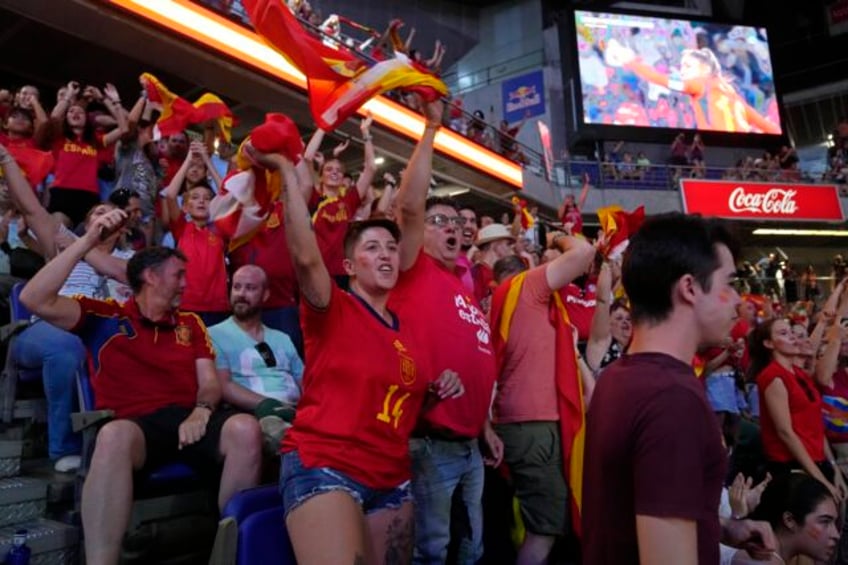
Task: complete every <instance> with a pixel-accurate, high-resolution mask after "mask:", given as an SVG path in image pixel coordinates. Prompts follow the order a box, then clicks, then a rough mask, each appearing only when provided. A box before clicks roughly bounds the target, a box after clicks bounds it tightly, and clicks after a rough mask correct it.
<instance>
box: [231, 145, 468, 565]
mask: <svg viewBox="0 0 848 565" xmlns="http://www.w3.org/2000/svg"><path fill="white" fill-rule="evenodd" d="M434 134H435V130H434V129H433V130H430V131H429V133H426V132H425V134H424V138H423V140H424V141H422V142H421V145H423V144H425V143H426V144H429V147H428V148H426V149H422V148H421V147H419V148H418V149H416V152H415V154H414V155H413V157H412V159H411V160H410V163H409V167H408V168H407V172H406V174H405V175H404V179H403V182H424V183H427V182H429V178H430V159H431V156H432V143H433V138H434ZM247 151H248V152H249V153H250V154H251V156H252V157H253V158H254V160H255V161H256V162H258V163H259V164H261V165H262V166H264V167H266V168H269V169H276V170H279V171H280V172H281V176H282V178H283V181H284V186H285V190H283V206H284V209H285V213H284V218H285V229H286V236H287V245H288V248H289V252H290V253H291V257H292V262H293V264H294V269H295V273H296V274H297V279H298V283H299V286H300V290H301V296H302V299H303V300H302V305H301V316H302V317H301V320H302V324H303V333H304V337H305V343H306V347H305V349H306V367H307V370H306V374H305V375H304V378H303V397H302V398H301V400H300V403H299V404H298V413H297V419H296V421H295V423H294V425H293V427H292V428H291V429H290V430H289V431H288V432H287V433H286V436H285V438H284V440H283V444H282V452H283V456H282V472H281V479H280V490H281V491H282V493H283V504H284V506H285V511H286V527H287V529H288V533H289V536H290V538H291V540H292V545H293V547H294V552H295V556H296V557H297V561H298V562H299V563H360V562H362V563H366V562H371V563H374V562H378V561H382V560H383V559H384V557H385V556H387V555H388V554H389V553H392V554H395V555H396V558H397V561H398V562H406V563H408V562H409V561H410V560H411V557H412V543H413V535H412V531H413V515H412V500H411V492H410V479H411V463H410V459H409V437H410V435H411V433H412V430H413V428H414V426H415V424H416V421H417V419H418V414H419V413H420V411H421V409H422V406H423V405H424V402H425V398H426V397H428V396H432V398H433V399H436V398H439V399H446V398H454V397H457V396H460V395H461V394H462V393H463V392H464V389H463V387H462V383H461V382H459V379H458V377H457V375H456V373H454V372H451V371H445V373H443V374H442V375H441V376H440V377H439V378H438V379H437V380H436V381H435V382H432V383H431V382H427V378H426V375H427V374H428V371H427V368H426V367H424V366H423V365H422V360H423V359H424V358H425V357H424V356H418V354H417V353H416V352H415V351H414V350H411V349H409V347H410V346H411V344H412V339H410V336H411V335H412V334H411V333H410V330H409V328H407V327H406V325H405V324H404V323H403V322H402V321H399V320H398V319H397V317H396V316H395V314H394V313H393V312H392V311H391V310H389V309H388V307H387V304H388V300H389V293H390V292H391V290H392V289H393V288H394V286H395V284H396V283H397V279H398V274H399V271H400V254H399V239H400V232H399V230H398V228H397V225H396V224H395V223H394V222H391V221H390V220H385V219H372V220H366V221H364V222H353V223H351V224H350V227H349V228H348V229H347V233H346V236H345V239H344V253H345V259H344V267H345V270H346V271H347V273H348V275H349V276H350V285H349V288H350V290H349V291H347V292H346V291H343V290H341V289H340V288H339V287H338V286H337V285H335V284H334V283H333V279H332V277H331V276H330V273H329V272H328V270H327V266H326V265H325V264H324V262H323V261H322V259H321V252H320V250H319V247H318V240H317V238H316V233H315V231H313V229H312V226H311V223H310V221H309V214H308V213H307V206H306V198H304V194H305V192H308V189H309V185H310V184H311V178H310V171H309V170H308V167H307V165H306V164H305V159H301V161H300V163H299V165H298V169H297V170H295V167H294V165H292V163H291V162H290V161H289V160H288V159H286V158H285V157H283V156H282V155H262V154H259V153H257V152H255V151H254V150H253V148H252V147H248V149H247ZM419 172H420V173H422V174H418V173H419ZM425 173H426V174H425ZM299 179H300V180H299ZM304 180H305V182H304ZM298 187H300V190H299V189H298ZM303 189H306V190H303ZM401 190H404V188H403V186H402V188H401ZM428 391H432V392H433V395H428ZM327 532H332V535H327Z"/></svg>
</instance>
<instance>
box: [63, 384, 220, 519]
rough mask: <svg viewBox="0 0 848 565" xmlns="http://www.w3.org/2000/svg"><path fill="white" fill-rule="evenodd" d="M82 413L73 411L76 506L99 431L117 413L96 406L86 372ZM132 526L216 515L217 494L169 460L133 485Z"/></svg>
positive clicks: (184, 467) (80, 389) (80, 394)
mask: <svg viewBox="0 0 848 565" xmlns="http://www.w3.org/2000/svg"><path fill="white" fill-rule="evenodd" d="M77 393H78V397H79V404H80V412H78V413H75V414H72V415H71V419H72V421H73V427H74V431H77V432H82V434H83V447H82V463H81V465H80V468H79V471H78V473H77V488H76V507H77V508H80V505H81V501H82V485H83V483H84V482H85V478H86V476H87V474H88V469H89V466H90V464H91V457H92V455H93V453H94V444H95V440H96V437H97V431H98V429H99V428H100V426H101V425H103V424H105V423H106V422H108V421H109V420H110V419H112V417H113V416H114V414H113V413H112V411H111V410H95V409H94V406H95V404H94V389H93V387H92V386H91V381H90V379H89V377H88V374H87V372H86V371H81V372H79V373H78V374H77ZM133 495H134V498H135V504H134V505H133V511H132V517H131V520H130V529H133V528H137V527H139V526H140V525H142V524H145V523H148V522H155V521H159V520H170V519H173V518H175V517H179V516H187V515H197V514H213V515H217V508H216V504H215V496H214V494H213V493H210V492H208V491H207V490H204V489H202V487H201V486H200V482H199V481H198V477H197V474H196V473H195V472H194V470H192V469H191V467H189V466H188V465H185V464H183V463H178V462H174V463H166V464H164V465H162V466H160V467H157V468H156V469H153V470H151V471H150V472H149V473H146V474H145V475H138V474H137V475H136V476H135V482H134V485H133Z"/></svg>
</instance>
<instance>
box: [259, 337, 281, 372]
mask: <svg viewBox="0 0 848 565" xmlns="http://www.w3.org/2000/svg"><path fill="white" fill-rule="evenodd" d="M256 351H257V352H259V355H260V356H261V357H262V361H263V362H264V363H265V366H266V367H276V366H277V358H276V357H274V352H273V351H272V350H271V346H270V345H268V344H267V343H265V342H264V341H260V342H259V343H257V344H256Z"/></svg>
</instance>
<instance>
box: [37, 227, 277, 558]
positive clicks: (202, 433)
mask: <svg viewBox="0 0 848 565" xmlns="http://www.w3.org/2000/svg"><path fill="white" fill-rule="evenodd" d="M125 221H126V214H125V213H124V212H123V211H122V210H113V211H111V212H109V213H107V214H105V215H103V216H101V217H100V218H98V219H97V220H95V222H94V223H93V225H92V227H91V229H90V230H89V231H88V232H86V234H85V235H84V236H83V237H81V238H79V239H77V240H76V241H75V242H74V243H72V244H71V245H70V246H69V247H68V248H67V249H65V250H64V251H63V252H62V253H60V254H59V255H57V256H56V257H55V258H54V259H53V260H52V261H50V263H48V265H47V266H46V267H44V268H42V269H41V271H39V272H38V274H36V275H35V277H33V278H32V280H30V282H29V283H28V284H27V286H26V287H25V288H24V290H23V291H22V293H21V301H22V302H23V303H24V304H25V305H26V306H27V307H28V308H29V309H30V310H31V311H32V312H33V313H34V314H36V315H37V316H39V317H41V318H42V319H44V320H46V321H47V322H50V323H51V324H53V325H55V326H58V327H60V328H62V329H65V330H70V331H73V332H75V333H77V334H79V335H80V337H81V338H82V340H83V342H84V343H85V344H86V347H87V348H88V349H89V352H90V353H91V359H92V360H93V373H92V374H93V379H92V383H93V385H94V391H95V394H96V397H97V400H96V405H97V408H98V409H111V410H114V412H115V417H116V419H115V420H112V421H111V422H109V423H107V424H106V425H105V426H103V428H101V430H100V433H99V434H98V436H97V444H96V446H95V448H94V455H93V458H92V461H91V467H90V470H89V474H88V477H87V479H86V481H85V485H84V488H83V493H82V521H83V527H84V528H85V534H86V535H85V552H86V558H87V561H88V563H90V564H92V565H98V564H112V563H117V562H118V556H119V553H120V546H121V539H122V537H123V534H124V531H125V530H126V528H127V525H128V523H129V518H130V510H131V507H132V494H133V492H132V491H133V473H134V472H136V471H139V470H143V469H147V468H152V467H155V466H158V465H161V464H162V463H164V462H166V461H171V460H174V459H177V460H180V461H183V462H185V463H186V464H188V465H190V466H192V467H193V468H194V469H195V471H196V472H197V473H198V474H199V475H200V476H201V478H205V477H210V478H211V476H214V477H215V478H217V475H218V473H220V487H219V492H218V504H219V507H221V508H223V506H224V505H225V504H226V502H227V501H228V500H229V498H230V497H231V496H232V495H233V494H234V493H236V492H238V491H239V490H241V489H244V488H248V487H251V486H255V485H256V484H257V483H258V480H259V469H260V456H261V442H262V440H261V432H260V429H259V424H258V423H257V422H256V420H255V419H254V418H253V416H252V415H250V414H235V413H233V412H228V411H224V410H222V411H216V407H217V404H218V402H219V401H220V398H221V387H220V384H219V383H218V379H217V376H216V373H215V361H214V357H215V353H214V350H213V348H212V345H211V342H210V340H209V337H208V335H207V334H206V328H205V327H204V326H203V324H202V323H201V322H200V320H199V319H198V317H197V316H196V315H194V314H189V313H185V312H181V311H179V310H178V309H177V306H178V304H179V300H180V296H181V294H182V291H183V289H184V288H185V261H186V260H185V256H183V255H182V253H180V252H179V251H175V250H173V249H169V248H165V247H153V248H148V249H144V250H142V251H140V252H138V253H136V254H135V256H133V258H132V259H131V260H130V261H129V263H128V264H127V278H128V280H129V283H130V286H131V287H132V290H133V297H131V298H130V299H129V300H128V301H127V302H126V304H124V305H119V304H117V303H116V302H114V301H100V300H93V299H89V298H67V297H64V296H59V295H58V291H59V288H60V287H61V286H62V282H63V281H64V280H65V279H66V278H67V276H68V274H69V273H70V271H71V269H72V268H73V266H74V265H76V264H77V262H78V261H81V260H82V259H83V257H85V255H86V254H87V253H88V252H89V251H90V250H91V249H92V248H93V247H94V246H95V245H97V243H98V242H99V241H100V238H101V235H102V234H103V233H110V232H113V231H114V230H116V229H120V227H121V225H122V224H123V223H124V222H125ZM210 475H211V476H210Z"/></svg>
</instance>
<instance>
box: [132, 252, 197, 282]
mask: <svg viewBox="0 0 848 565" xmlns="http://www.w3.org/2000/svg"><path fill="white" fill-rule="evenodd" d="M171 257H176V258H177V259H179V260H180V261H182V262H184V263H187V262H188V259H186V256H185V255H184V254H183V252H182V251H180V250H179V249H173V248H171V247H161V246H155V247H145V248H144V249H142V250H140V251H138V252H137V253H136V254H135V255H133V256H132V257H131V258H130V260H129V261H127V282H129V284H130V288H131V289H132V291H133V292H134V293H138V292H140V291H141V287H142V286H143V285H144V279H143V278H142V277H143V275H144V271H146V270H147V269H158V268H159V267H161V266H162V264H163V263H164V262H165V261H167V260H168V259H170V258H171Z"/></svg>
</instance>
